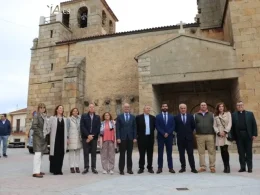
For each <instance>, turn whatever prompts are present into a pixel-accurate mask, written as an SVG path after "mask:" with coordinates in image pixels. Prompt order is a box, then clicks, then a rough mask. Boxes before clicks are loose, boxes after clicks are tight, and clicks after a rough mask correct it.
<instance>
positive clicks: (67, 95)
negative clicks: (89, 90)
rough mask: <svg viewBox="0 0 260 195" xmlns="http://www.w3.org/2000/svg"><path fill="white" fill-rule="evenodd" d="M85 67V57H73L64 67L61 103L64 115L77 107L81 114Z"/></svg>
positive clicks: (67, 114) (82, 109)
mask: <svg viewBox="0 0 260 195" xmlns="http://www.w3.org/2000/svg"><path fill="white" fill-rule="evenodd" d="M85 68H86V62H85V57H77V58H73V59H71V60H70V62H69V63H68V64H67V65H66V66H65V67H64V69H65V71H64V75H63V88H62V105H63V106H64V114H65V115H66V116H69V113H70V110H71V109H73V108H78V109H79V112H80V113H81V114H82V113H83V111H84V95H85V78H86V76H85Z"/></svg>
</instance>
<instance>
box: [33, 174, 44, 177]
mask: <svg viewBox="0 0 260 195" xmlns="http://www.w3.org/2000/svg"><path fill="white" fill-rule="evenodd" d="M33 177H36V178H43V176H42V175H41V174H33Z"/></svg>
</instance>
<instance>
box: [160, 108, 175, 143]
mask: <svg viewBox="0 0 260 195" xmlns="http://www.w3.org/2000/svg"><path fill="white" fill-rule="evenodd" d="M155 124H156V129H157V131H158V135H157V138H158V139H159V138H164V134H165V133H168V134H169V136H173V131H174V130H175V121H174V117H173V115H171V114H169V113H168V121H167V124H165V122H164V120H163V115H162V113H160V114H158V115H157V116H156V122H155Z"/></svg>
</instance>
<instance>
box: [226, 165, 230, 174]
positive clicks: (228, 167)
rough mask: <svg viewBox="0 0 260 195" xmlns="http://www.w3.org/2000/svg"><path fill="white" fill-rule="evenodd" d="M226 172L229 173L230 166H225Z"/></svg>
mask: <svg viewBox="0 0 260 195" xmlns="http://www.w3.org/2000/svg"><path fill="white" fill-rule="evenodd" d="M226 173H230V166H229V165H228V166H227V172H226Z"/></svg>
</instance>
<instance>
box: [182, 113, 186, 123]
mask: <svg viewBox="0 0 260 195" xmlns="http://www.w3.org/2000/svg"><path fill="white" fill-rule="evenodd" d="M182 122H183V123H184V124H185V123H186V120H185V114H183V115H182Z"/></svg>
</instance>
